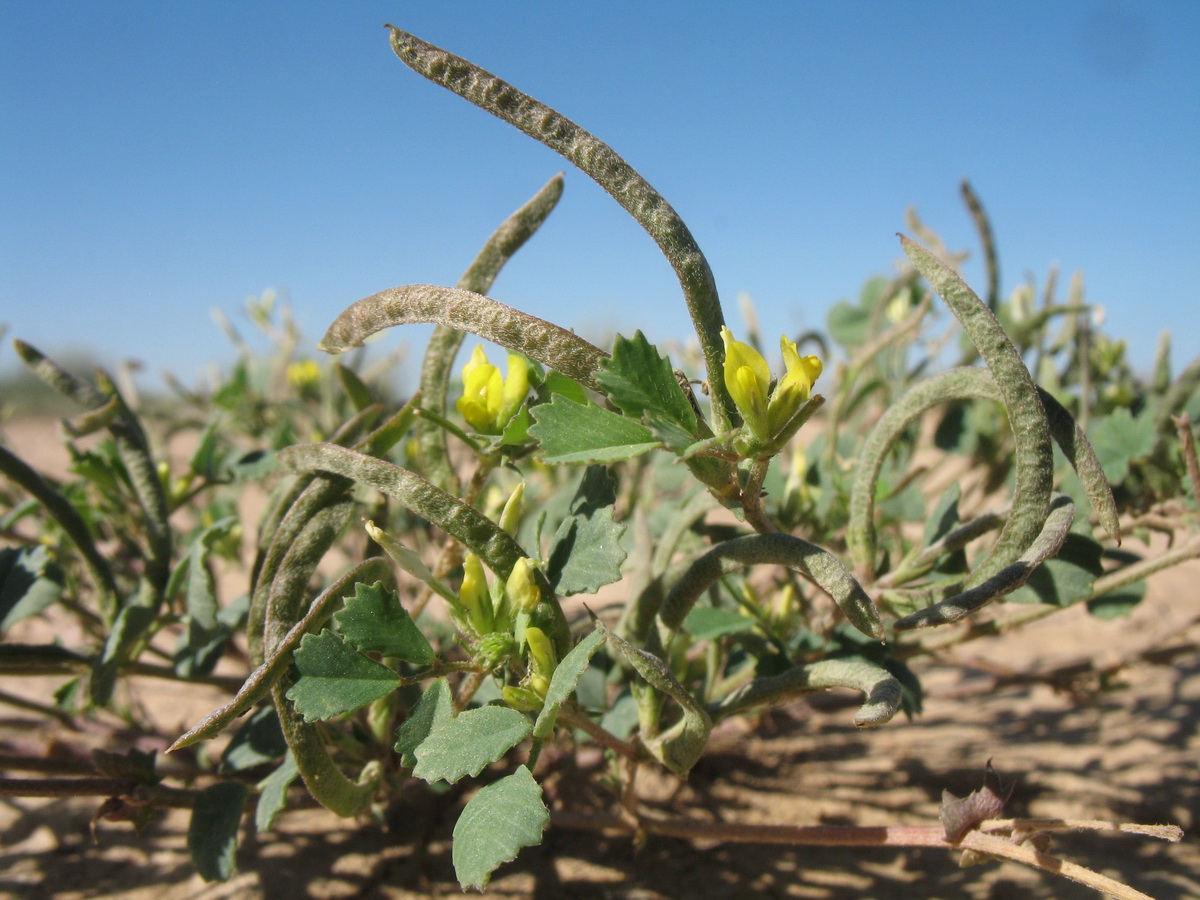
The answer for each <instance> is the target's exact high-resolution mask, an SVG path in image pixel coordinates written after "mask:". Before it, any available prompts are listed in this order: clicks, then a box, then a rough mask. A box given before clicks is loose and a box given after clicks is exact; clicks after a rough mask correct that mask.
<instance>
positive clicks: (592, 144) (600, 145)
mask: <svg viewBox="0 0 1200 900" xmlns="http://www.w3.org/2000/svg"><path fill="white" fill-rule="evenodd" d="M388 27H389V28H390V29H391V40H392V49H393V50H394V51H395V52H396V55H397V56H398V57H400V59H401V61H403V62H404V64H405V65H407V66H408V67H409V68H411V69H412V70H413V71H415V72H417V73H418V74H420V75H423V76H424V77H425V78H428V79H429V80H430V81H432V82H434V83H435V84H439V85H441V86H442V87H444V88H446V89H447V90H450V91H453V92H454V93H456V94H458V95H459V96H460V97H462V98H463V99H465V100H468V101H470V102H471V103H473V104H475V105H476V106H478V107H479V108H480V109H483V110H486V111H487V112H489V113H491V114H492V115H494V116H496V117H497V118H499V119H503V120H504V121H505V122H508V123H509V124H510V125H512V126H514V127H516V128H518V129H520V130H521V131H523V132H525V134H527V135H529V136H530V137H531V138H533V139H534V140H537V141H540V142H541V143H543V144H545V145H546V146H547V147H549V148H550V149H551V150H554V151H555V152H557V153H559V154H560V155H562V156H563V157H564V158H566V159H567V160H569V161H570V162H571V163H572V164H573V165H576V166H578V167H579V168H580V169H581V170H582V171H583V172H584V174H586V175H588V176H589V177H590V178H591V179H592V180H593V181H595V182H596V183H597V184H598V185H600V187H602V188H604V190H606V191H608V193H609V194H611V195H612V197H613V199H615V200H616V201H617V202H618V203H619V204H621V206H622V207H623V208H624V209H625V210H626V212H628V213H629V214H630V215H631V216H633V218H634V219H635V220H636V221H637V223H638V224H639V225H641V226H642V227H643V228H644V229H645V230H646V231H647V233H649V235H650V236H651V237H652V238H654V241H655V243H657V244H658V246H659V249H661V250H662V252H663V254H664V255H665V256H666V257H667V261H668V262H670V264H671V268H673V269H674V270H675V275H676V277H677V278H678V279H679V284H680V286H681V287H682V288H683V296H684V299H685V300H686V301H687V305H688V311H689V312H690V313H691V315H692V322H693V323H694V324H695V328H696V335H697V337H698V338H699V339H700V349H701V351H702V352H703V354H704V361H705V365H706V367H707V369H708V381H709V385H710V386H711V388H712V397H713V409H714V414H715V415H716V416H717V419H718V426H719V427H717V428H716V429H714V430H715V431H717V432H721V431H726V430H727V429H728V426H729V424H730V423H731V422H736V421H737V417H736V416H737V414H736V412H735V410H734V407H733V401H732V400H731V399H730V397H729V392H728V391H727V390H726V389H725V376H724V370H723V365H722V364H723V363H724V360H725V350H724V346H723V345H722V343H721V326H722V325H724V324H725V317H724V315H723V313H722V312H721V301H720V298H719V297H718V295H717V285H716V281H715V280H714V279H713V275H712V270H711V269H710V268H709V266H708V261H707V260H706V259H705V258H704V254H703V253H701V252H700V248H699V246H698V245H697V244H696V239H695V238H694V237H692V233H691V232H690V231H689V230H688V228H687V226H686V225H684V223H683V220H682V219H681V218H680V217H679V214H678V213H676V212H675V210H674V209H673V208H672V207H671V205H670V204H669V203H667V201H666V200H664V199H663V197H662V196H661V195H660V194H659V193H658V192H657V191H656V190H654V188H652V187H651V186H650V185H649V183H647V182H646V180H645V179H644V178H642V176H641V175H639V174H638V173H637V172H636V171H635V170H634V168H633V167H632V166H630V165H629V163H627V162H626V161H625V160H624V159H622V158H621V157H620V156H619V155H618V154H617V153H616V151H614V150H613V149H612V148H611V147H609V146H608V145H607V144H605V143H604V142H603V141H601V140H599V139H597V138H596V137H594V136H593V135H591V134H589V133H588V132H587V131H585V130H584V129H582V128H580V127H579V126H578V125H576V124H575V123H574V122H572V121H571V120H570V119H568V118H566V117H565V116H562V115H559V114H558V113H557V112H555V111H554V110H553V109H550V107H548V106H546V105H545V104H543V103H540V102H539V101H537V100H535V99H534V98H533V97H530V96H529V95H528V94H525V93H522V92H521V91H519V90H517V89H516V88H515V87H513V86H512V85H511V84H508V83H507V82H505V81H502V80H501V79H499V78H497V77H496V76H495V75H493V74H491V73H490V72H486V71H484V70H483V69H481V68H479V67H478V66H476V65H474V64H473V63H470V62H468V61H467V60H465V59H462V58H461V57H458V56H455V55H454V54H452V53H448V52H447V51H445V50H442V49H441V48H439V47H435V46H433V45H432V44H429V43H427V42H425V41H423V40H421V39H420V38H417V37H413V35H411V34H408V33H406V32H403V31H399V30H398V29H396V28H392V27H391V26H390V25H389V26H388ZM560 371H562V370H560ZM563 374H564V375H570V373H569V372H565V371H564V372H563ZM572 377H574V376H572ZM576 380H579V379H578V378H577V379H576Z"/></svg>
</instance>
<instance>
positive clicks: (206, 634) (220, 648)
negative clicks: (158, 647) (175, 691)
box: [171, 618, 231, 678]
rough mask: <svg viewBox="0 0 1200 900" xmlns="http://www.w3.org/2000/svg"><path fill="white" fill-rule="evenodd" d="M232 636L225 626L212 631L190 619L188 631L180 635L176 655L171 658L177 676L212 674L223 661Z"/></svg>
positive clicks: (191, 676) (219, 625) (215, 626)
mask: <svg viewBox="0 0 1200 900" xmlns="http://www.w3.org/2000/svg"><path fill="white" fill-rule="evenodd" d="M230 634H231V632H230V629H229V628H228V627H226V626H225V625H223V624H217V625H214V626H213V627H212V628H211V629H210V628H206V627H204V626H203V625H201V624H200V623H199V622H197V621H196V620H195V619H192V618H188V620H187V629H186V630H185V631H184V632H183V633H182V634H180V635H179V641H178V643H177V644H176V645H175V653H174V655H173V656H172V657H171V661H172V662H173V663H174V666H175V674H177V675H178V676H179V677H180V678H195V677H197V676H200V675H208V674H210V673H211V672H212V670H213V669H215V668H216V667H217V663H218V662H220V661H221V656H222V655H223V654H224V652H225V645H226V643H228V641H229V636H230Z"/></svg>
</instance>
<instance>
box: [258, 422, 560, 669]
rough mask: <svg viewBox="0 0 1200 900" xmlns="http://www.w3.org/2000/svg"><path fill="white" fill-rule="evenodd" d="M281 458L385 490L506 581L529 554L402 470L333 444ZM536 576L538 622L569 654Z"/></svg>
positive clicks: (289, 451) (550, 599)
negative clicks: (538, 598) (539, 621)
mask: <svg viewBox="0 0 1200 900" xmlns="http://www.w3.org/2000/svg"><path fill="white" fill-rule="evenodd" d="M279 459H280V461H281V462H282V463H283V464H284V465H285V466H288V467H289V468H291V469H293V470H296V471H301V472H306V471H316V472H328V473H330V474H333V475H340V476H342V477H344V478H350V479H352V480H354V481H356V482H358V483H359V484H364V485H367V486H369V487H373V488H375V489H376V490H379V491H382V492H383V493H385V494H387V495H388V496H389V497H391V498H393V499H395V500H397V501H399V503H400V504H401V505H402V506H403V507H404V508H405V509H407V510H408V511H409V512H412V513H415V514H416V515H418V516H420V517H421V518H423V519H425V520H426V521H428V522H431V523H433V524H434V525H436V526H437V527H438V528H440V529H442V530H443V531H445V532H446V533H447V534H450V535H453V536H454V537H455V538H457V539H458V540H459V541H461V542H462V544H463V545H464V546H465V547H466V548H467V549H468V550H470V551H471V552H472V553H474V554H475V555H476V556H478V557H479V559H480V560H481V561H482V562H483V563H484V564H485V565H486V566H487V567H488V568H489V569H491V570H492V571H493V572H495V573H496V574H497V575H499V576H500V577H501V578H504V579H507V578H508V577H509V575H511V574H512V570H513V566H515V565H516V564H517V561H518V560H520V559H522V558H524V557H526V556H528V554H527V553H525V551H524V550H523V549H522V548H521V545H520V544H518V543H517V542H516V541H515V540H513V538H512V537H510V536H509V535H508V534H507V533H506V532H505V531H504V530H503V529H502V528H500V526H499V525H497V524H496V523H495V522H493V521H492V520H491V519H489V518H488V517H487V516H485V515H483V513H481V512H479V511H478V510H477V509H475V508H474V507H472V506H469V505H467V504H466V503H464V502H463V501H461V500H459V499H458V498H457V497H455V496H453V495H452V494H448V493H446V492H445V491H443V490H442V489H441V488H439V487H437V486H435V485H433V484H430V483H429V482H428V481H426V480H425V479H424V478H422V477H421V476H420V475H417V474H416V473H414V472H410V471H409V470H408V469H405V468H403V467H402V466H398V465H395V464H394V463H390V462H385V461H383V460H380V459H375V458H374V457H370V456H366V455H364V454H362V453H356V452H355V451H353V450H347V449H346V448H345V447H335V446H333V445H332V444H304V445H301V446H296V447H288V448H286V449H284V450H282V451H280V454H279ZM536 577H537V579H538V586H539V588H540V590H541V597H542V599H541V601H540V602H539V604H538V607H537V609H536V610H535V612H534V618H535V619H537V618H541V619H542V620H543V621H544V622H545V623H546V627H547V628H548V629H549V632H548V633H550V634H551V635H552V637H553V639H554V642H555V647H556V649H557V650H558V651H559V652H560V653H562V654H564V655H565V654H566V653H567V652H568V651H569V650H570V649H571V635H570V631H569V629H568V627H567V621H566V618H565V617H564V616H563V612H562V608H561V607H560V606H559V605H558V601H557V599H555V597H554V592H553V591H552V590H551V588H550V583H549V582H548V581H547V580H546V577H545V575H543V574H542V573H541V572H537V573H536Z"/></svg>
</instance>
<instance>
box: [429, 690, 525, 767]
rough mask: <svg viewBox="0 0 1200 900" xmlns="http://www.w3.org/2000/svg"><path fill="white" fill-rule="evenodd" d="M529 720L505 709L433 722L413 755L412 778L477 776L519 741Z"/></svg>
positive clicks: (490, 708)
mask: <svg viewBox="0 0 1200 900" xmlns="http://www.w3.org/2000/svg"><path fill="white" fill-rule="evenodd" d="M531 730H532V726H531V725H530V724H529V719H527V718H526V717H525V716H524V715H522V714H521V713H519V712H517V711H516V710H515V709H509V708H508V707H506V706H485V707H483V708H481V709H468V710H467V711H466V712H461V713H459V714H458V715H457V716H454V717H452V718H448V719H447V718H434V720H433V722H432V723H431V725H430V728H429V735H428V736H427V737H426V738H425V740H424V741H422V742H421V744H420V745H419V746H418V747H417V748H416V749H415V750H414V751H413V755H414V756H415V757H416V760H417V764H416V765H415V766H414V767H413V775H415V776H416V777H417V778H421V779H424V780H425V781H428V782H434V781H448V782H450V784H454V782H456V781H458V780H459V779H460V778H462V777H463V776H464V775H472V776H474V775H478V774H479V773H480V772H481V771H483V767H484V766H486V765H488V764H490V763H493V762H495V761H496V760H498V759H499V758H500V757H502V756H503V755H504V754H505V753H507V752H508V751H509V750H511V749H512V748H513V747H515V746H516V745H517V744H519V743H520V742H521V741H523V740H524V739H525V738H526V737H527V736H528V735H529V732H530V731H531Z"/></svg>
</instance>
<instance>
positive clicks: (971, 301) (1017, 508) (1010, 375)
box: [900, 236, 1054, 585]
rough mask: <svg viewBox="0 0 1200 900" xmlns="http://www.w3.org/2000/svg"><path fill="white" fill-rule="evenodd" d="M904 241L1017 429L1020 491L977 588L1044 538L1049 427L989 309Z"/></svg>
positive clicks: (977, 576) (1050, 465)
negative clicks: (972, 348)
mask: <svg viewBox="0 0 1200 900" xmlns="http://www.w3.org/2000/svg"><path fill="white" fill-rule="evenodd" d="M900 241H901V244H902V245H903V247H904V252H905V253H906V254H907V255H908V258H909V259H910V260H911V261H912V264H913V266H915V267H916V269H917V271H919V272H920V273H921V274H922V275H924V276H925V277H926V278H927V279H928V280H929V283H930V284H931V285H932V286H933V289H934V290H935V291H936V292H937V293H938V294H939V295H940V296H941V298H942V299H943V300H945V301H946V304H947V305H948V306H949V307H950V310H951V311H952V312H953V313H954V315H955V317H956V318H957V319H958V321H959V323H960V324H961V325H962V327H963V330H964V331H965V332H966V333H967V336H968V337H969V338H970V339H971V342H972V343H973V344H974V345H975V347H976V349H977V350H978V351H979V355H980V356H982V357H983V361H984V362H985V363H987V366H988V368H989V369H991V371H992V375H993V376H994V377H995V379H996V385H997V387H999V389H1000V394H1001V396H1002V397H1003V398H1004V407H1005V409H1006V410H1007V411H1008V419H1009V424H1010V425H1011V426H1012V430H1013V438H1014V443H1015V446H1016V449H1015V454H1014V456H1015V463H1016V486H1015V488H1014V490H1013V508H1012V513H1011V514H1010V515H1009V517H1008V521H1007V522H1005V523H1004V527H1003V528H1002V529H1001V531H1000V536H999V537H998V538H997V539H996V543H995V544H994V545H993V546H992V549H991V552H990V553H989V554H988V556H987V557H986V558H985V559H984V560H983V562H982V563H981V564H980V565H979V566H978V567H977V568H976V570H975V571H974V572H972V574H971V576H970V578H969V579H968V582H967V583H968V585H975V584H979V583H981V582H983V581H986V580H987V579H988V578H990V577H991V576H992V575H995V574H996V573H997V572H998V571H1000V570H1001V569H1003V568H1004V567H1005V566H1007V565H1009V564H1010V563H1012V562H1014V561H1015V560H1016V559H1017V558H1018V557H1019V556H1020V555H1021V554H1022V553H1023V552H1024V551H1025V549H1026V548H1028V547H1029V546H1030V545H1031V544H1032V543H1033V542H1034V541H1035V540H1036V539H1037V537H1038V535H1039V534H1041V531H1042V526H1043V525H1044V524H1045V522H1046V515H1047V513H1048V512H1049V511H1050V491H1051V485H1052V481H1053V476H1054V454H1053V453H1052V451H1051V448H1050V425H1049V423H1048V422H1047V420H1046V412H1045V410H1044V409H1043V408H1042V403H1041V399H1040V398H1039V396H1038V391H1037V385H1035V384H1034V383H1033V377H1032V376H1031V375H1030V374H1029V370H1028V369H1026V368H1025V363H1024V362H1022V360H1021V355H1020V354H1019V353H1018V352H1017V348H1016V347H1014V346H1013V344H1012V341H1010V340H1009V338H1008V335H1006V334H1005V333H1004V329H1003V328H1002V327H1001V326H1000V323H999V322H998V321H996V317H995V316H994V315H993V314H992V312H991V311H990V310H989V309H988V308H987V305H986V304H985V303H984V302H983V301H982V300H980V299H979V298H978V297H977V296H976V295H975V292H974V291H972V290H971V289H970V288H969V287H968V286H967V284H966V282H964V281H963V280H962V279H961V278H960V277H959V276H958V275H957V274H956V273H955V272H954V271H953V270H952V269H950V268H949V267H948V266H947V265H946V264H945V263H943V262H941V261H940V260H938V259H937V258H936V257H935V256H934V255H933V254H932V253H930V252H929V251H928V250H926V249H925V248H924V247H922V246H921V245H920V244H917V243H915V242H914V241H911V240H909V239H908V238H906V237H904V236H901V238H900Z"/></svg>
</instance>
